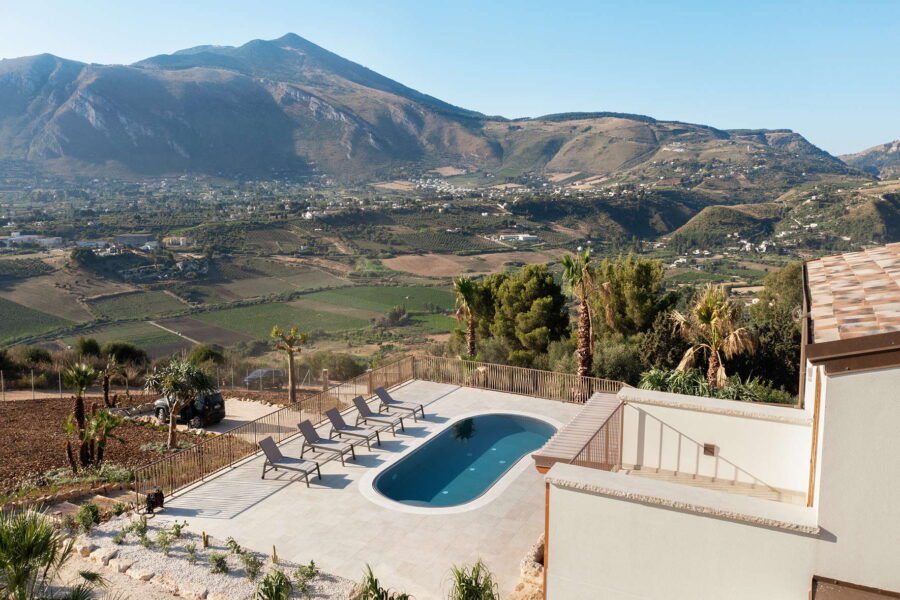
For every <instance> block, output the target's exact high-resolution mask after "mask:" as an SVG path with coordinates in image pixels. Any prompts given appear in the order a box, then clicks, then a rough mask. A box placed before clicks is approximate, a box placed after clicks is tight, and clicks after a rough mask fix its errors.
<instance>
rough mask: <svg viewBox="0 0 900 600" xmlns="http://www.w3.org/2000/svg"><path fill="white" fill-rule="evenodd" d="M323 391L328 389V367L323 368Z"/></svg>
mask: <svg viewBox="0 0 900 600" xmlns="http://www.w3.org/2000/svg"><path fill="white" fill-rule="evenodd" d="M322 391H323V392H327V391H328V369H322Z"/></svg>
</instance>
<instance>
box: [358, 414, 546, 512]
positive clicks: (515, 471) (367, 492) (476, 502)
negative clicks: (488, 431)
mask: <svg viewBox="0 0 900 600" xmlns="http://www.w3.org/2000/svg"><path fill="white" fill-rule="evenodd" d="M481 415H516V416H520V417H528V418H530V419H537V420H538V421H543V422H545V423H547V424H549V425H552V426H553V427H555V428H556V430H557V431H559V430H560V429H561V428H562V427H563V426H564V423H561V422H559V421H557V420H556V419H554V418H552V417H547V416H544V415H541V414H539V413H536V412H529V411H522V410H479V411H471V412H466V413H462V414H459V415H455V416H454V417H453V418H451V419H450V420H448V421H447V422H446V423H444V424H442V425H441V426H440V427H437V428H435V429H434V430H432V431H431V432H429V434H428V435H426V436H425V437H423V438H421V439H417V440H416V441H415V442H414V443H412V444H410V446H409V447H408V448H406V449H405V450H404V451H403V452H401V453H399V454H397V455H396V456H392V457H391V458H390V460H387V461H385V462H384V463H383V464H381V465H379V466H378V468H377V469H370V470H368V471H367V472H366V473H365V474H364V475H363V476H362V477H360V478H359V481H358V482H357V487H358V488H359V493H360V494H362V496H363V497H364V498H366V499H367V500H368V501H370V502H372V503H373V504H376V505H378V506H380V507H382V508H387V509H389V510H393V511H396V512H404V513H409V514H417V515H455V514H460V513H464V512H469V511H473V510H477V509H479V508H483V507H484V506H487V505H488V504H490V503H491V502H493V501H494V500H496V499H497V498H498V497H499V496H500V495H501V494H502V493H503V492H504V491H506V489H507V488H508V487H509V486H510V485H511V484H512V482H513V481H515V480H516V479H517V478H518V477H519V475H521V474H522V473H523V472H525V470H526V469H527V468H528V467H529V466H530V462H529V460H530V459H531V453H530V452H526V453H525V454H523V455H522V457H521V458H520V459H519V460H517V461H516V462H515V463H514V464H513V465H512V466H510V467H509V468H508V469H507V470H506V472H505V473H503V475H501V476H500V478H499V479H497V480H496V481H494V483H493V484H491V486H490V487H489V488H488V489H487V490H485V491H484V493H482V494H481V495H479V496H478V497H477V498H474V499H473V500H470V501H468V502H466V503H464V504H457V505H456V506H439V507H431V506H411V505H409V504H403V503H400V502H397V501H395V500H391V499H389V498H386V497H385V496H383V495H382V494H381V493H380V492H378V491H377V490H376V489H375V479H376V478H377V477H378V476H379V475H380V474H381V473H382V472H384V471H386V470H387V469H389V468H390V467H391V466H393V465H394V464H396V463H397V462H399V461H400V460H402V459H403V458H404V457H405V456H407V455H408V454H410V453H411V452H414V451H415V450H417V449H418V448H419V447H420V446H422V445H423V444H425V443H426V442H428V441H430V440H432V439H434V438H435V437H436V436H437V435H438V434H440V433H441V432H443V431H445V430H447V429H449V428H450V427H452V426H453V425H454V424H455V423H457V422H459V421H462V420H463V419H469V418H471V417H477V416H481Z"/></svg>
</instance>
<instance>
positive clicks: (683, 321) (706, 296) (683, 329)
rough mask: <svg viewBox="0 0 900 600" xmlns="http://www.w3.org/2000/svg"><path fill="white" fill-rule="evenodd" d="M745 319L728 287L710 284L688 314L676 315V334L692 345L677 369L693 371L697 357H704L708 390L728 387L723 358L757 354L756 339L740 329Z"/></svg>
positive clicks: (743, 328)
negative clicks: (706, 361) (691, 369)
mask: <svg viewBox="0 0 900 600" xmlns="http://www.w3.org/2000/svg"><path fill="white" fill-rule="evenodd" d="M742 316H743V315H742V312H741V306H740V305H739V304H737V303H735V302H732V301H731V300H730V299H729V298H728V292H727V291H726V290H725V287H724V286H721V285H712V284H707V286H706V287H705V288H704V289H703V291H702V292H701V293H700V294H699V295H698V296H697V299H696V300H694V302H693V304H692V305H691V307H690V310H689V311H688V312H687V313H686V314H685V313H681V312H679V311H673V312H672V320H673V321H674V323H675V329H676V331H678V332H679V333H680V334H681V336H682V337H684V339H685V340H687V341H688V342H689V343H690V344H691V347H690V348H688V350H687V351H686V352H685V353H684V357H683V358H682V359H681V362H680V363H679V364H678V367H677V369H678V370H679V371H684V370H686V369H690V368H692V367H693V366H694V364H695V363H696V362H697V360H698V357H699V356H700V355H701V354H703V353H705V354H706V355H707V360H708V365H707V369H706V381H707V383H708V384H709V387H710V388H713V389H718V388H721V387H724V386H725V385H727V384H728V375H727V374H726V373H725V365H724V364H723V362H722V358H723V357H724V358H731V357H733V356H736V355H738V354H742V353H745V352H749V353H753V352H755V351H756V336H755V335H754V334H753V332H752V331H751V330H750V329H748V328H747V327H744V326H742V325H741V323H742V321H743V319H742Z"/></svg>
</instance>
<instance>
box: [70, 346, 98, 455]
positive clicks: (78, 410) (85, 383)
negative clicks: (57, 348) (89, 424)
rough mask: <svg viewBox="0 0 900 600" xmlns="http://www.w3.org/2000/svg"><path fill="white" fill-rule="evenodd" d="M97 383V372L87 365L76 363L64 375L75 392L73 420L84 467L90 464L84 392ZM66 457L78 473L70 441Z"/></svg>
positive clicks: (79, 453)
mask: <svg viewBox="0 0 900 600" xmlns="http://www.w3.org/2000/svg"><path fill="white" fill-rule="evenodd" d="M95 381H97V371H95V370H94V368H93V367H92V366H90V365H89V364H87V363H83V362H81V363H75V364H74V365H72V366H70V367H69V368H68V369H66V370H65V372H64V373H63V382H64V383H65V384H66V387H67V388H69V389H71V390H72V391H74V392H75V398H74V406H73V408H72V420H73V421H74V428H75V430H77V432H76V437H77V438H78V440H79V443H80V445H79V452H78V456H79V462H80V463H81V466H83V467H84V466H87V465H88V464H89V463H90V460H89V457H88V448H87V442H86V441H85V438H84V430H85V412H84V392H85V390H86V389H88V388H89V387H90V386H91V384H93V383H94V382H95ZM66 456H67V457H68V459H69V465H70V466H71V467H72V470H73V471H76V470H77V466H76V465H75V458H74V456H72V445H71V443H70V442H69V441H66Z"/></svg>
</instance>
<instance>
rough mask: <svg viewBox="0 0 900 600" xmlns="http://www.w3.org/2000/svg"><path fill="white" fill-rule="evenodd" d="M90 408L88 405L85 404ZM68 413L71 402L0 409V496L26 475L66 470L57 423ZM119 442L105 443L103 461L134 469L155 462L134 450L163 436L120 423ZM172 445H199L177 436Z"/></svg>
mask: <svg viewBox="0 0 900 600" xmlns="http://www.w3.org/2000/svg"><path fill="white" fill-rule="evenodd" d="M88 408H90V404H88ZM71 412H72V399H71V398H39V399H37V400H18V401H15V402H3V403H0V439H2V440H4V443H3V444H0V492H3V491H9V490H12V489H15V487H16V486H17V482H18V481H20V480H21V479H22V478H23V477H25V476H27V475H34V474H41V473H45V472H46V471H49V470H50V469H55V468H58V467H65V466H67V465H68V462H67V460H66V455H65V447H66V439H68V438H67V435H66V432H65V429H64V428H63V423H64V422H65V420H66V419H67V418H68V416H69V414H70V413H71ZM116 435H117V436H118V437H120V438H122V440H123V442H117V441H115V440H111V441H110V442H109V443H108V444H107V446H106V459H107V460H109V461H110V462H114V463H117V464H121V465H125V466H129V467H135V466H138V465H142V464H146V463H149V462H152V461H154V460H157V459H159V458H161V457H162V456H163V455H162V454H159V453H156V452H143V451H142V450H141V449H140V446H141V445H143V444H147V443H149V442H162V441H165V440H166V435H167V432H165V431H157V430H155V429H153V428H151V427H146V426H143V425H138V424H136V423H131V422H126V423H123V424H122V425H121V426H120V427H119V428H117V429H116ZM177 435H178V439H179V440H183V441H186V442H189V443H192V444H193V443H196V442H197V441H198V440H200V439H202V438H200V437H198V436H196V435H193V434H190V433H183V432H179V433H178V434H177Z"/></svg>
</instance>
